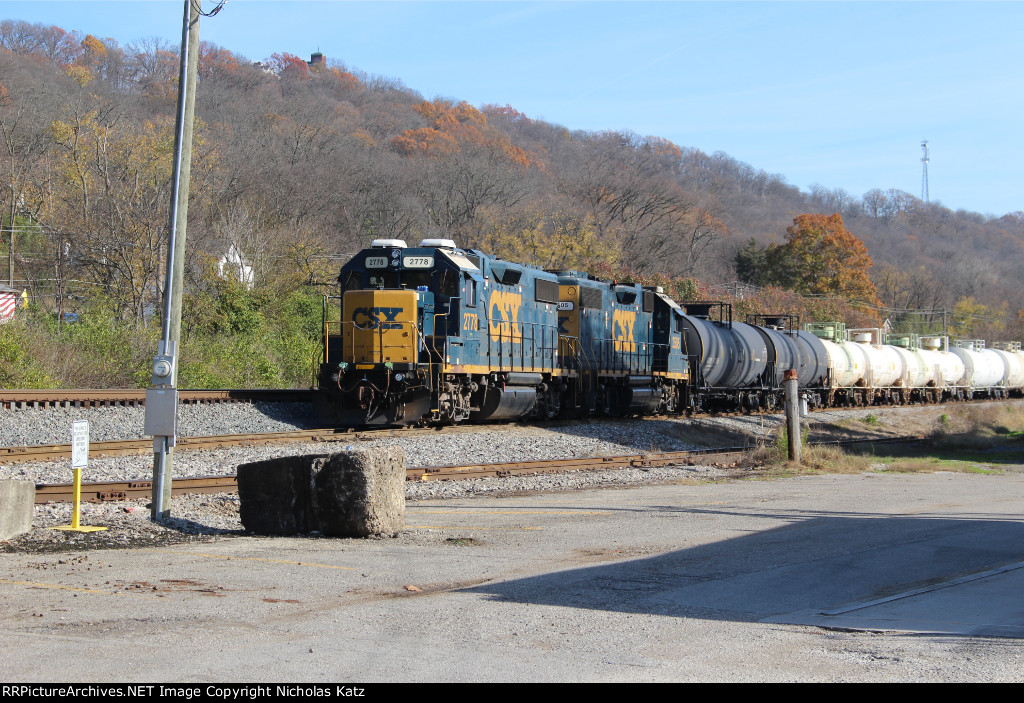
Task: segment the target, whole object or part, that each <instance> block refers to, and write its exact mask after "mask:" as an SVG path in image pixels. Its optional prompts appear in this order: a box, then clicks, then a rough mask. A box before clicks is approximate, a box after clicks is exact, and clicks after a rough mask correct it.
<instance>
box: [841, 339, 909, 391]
mask: <svg viewBox="0 0 1024 703" xmlns="http://www.w3.org/2000/svg"><path fill="white" fill-rule="evenodd" d="M849 332H850V334H852V335H853V343H854V344H857V345H859V346H860V348H861V351H862V352H863V353H864V360H865V364H866V367H867V368H866V372H865V375H864V383H865V385H866V386H868V387H869V388H890V387H892V386H896V385H899V380H900V377H901V374H902V372H903V360H902V359H901V358H900V356H899V354H897V353H896V351H895V350H894V349H893V348H892V347H890V346H888V345H883V344H882V343H881V339H882V331H881V330H879V329H869V330H849Z"/></svg>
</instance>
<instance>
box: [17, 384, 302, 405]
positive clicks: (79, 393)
mask: <svg viewBox="0 0 1024 703" xmlns="http://www.w3.org/2000/svg"><path fill="white" fill-rule="evenodd" d="M313 394H314V391H312V390H274V389H261V388H222V389H218V390H188V389H183V390H180V391H178V401H179V402H180V403H182V404H185V405H193V404H196V403H255V402H311V401H312V400H313ZM145 404H146V391H145V389H137V388H133V389H90V388H77V389H70V388H64V389H55V390H34V389H33V390H27V389H25V390H18V389H14V390H10V389H0V407H2V408H6V409H15V408H54V407H63V408H98V407H133V406H142V405H145Z"/></svg>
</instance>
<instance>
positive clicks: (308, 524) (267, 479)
mask: <svg viewBox="0 0 1024 703" xmlns="http://www.w3.org/2000/svg"><path fill="white" fill-rule="evenodd" d="M238 497H239V508H240V517H241V520H242V526H243V527H245V529H246V530H249V531H251V532H256V533H258V534H267V535H293V534H308V533H311V532H319V533H321V534H324V535H328V536H332V537H366V536H369V535H379V534H385V533H391V532H396V531H398V530H401V529H402V528H403V527H404V525H405V453H404V452H403V451H402V450H401V448H399V447H386V448H370V449H353V450H346V451H343V452H337V453H334V454H306V455H302V456H294V457H281V458H278V459H268V460H267V461H258V462H253V463H250V464H242V465H241V466H239V467H238Z"/></svg>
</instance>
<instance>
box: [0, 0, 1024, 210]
mask: <svg viewBox="0 0 1024 703" xmlns="http://www.w3.org/2000/svg"><path fill="white" fill-rule="evenodd" d="M213 4H214V2H213V0H204V8H206V9H209V8H211V7H212V6H213ZM183 7H184V3H183V0H172V1H170V2H165V1H163V0H148V1H143V0H125V1H122V2H93V1H89V0H81V1H79V2H49V1H47V0H35V1H34V2H8V1H6V0H0V18H6V19H23V20H26V21H29V22H33V23H35V22H42V23H46V24H56V25H58V26H60V27H63V28H64V29H68V30H71V29H78V30H80V31H82V32H86V33H92V34H95V35H97V36H100V37H108V36H109V37H113V38H115V39H117V40H118V41H119V42H120V43H121V44H122V45H124V44H127V43H129V42H132V41H136V40H139V39H143V38H147V37H152V36H158V37H163V38H166V39H168V40H172V41H174V42H177V41H179V40H180V36H181V17H182V12H183ZM200 34H201V37H202V38H203V39H205V40H208V41H211V42H214V43H216V44H219V45H220V46H223V47H224V48H227V49H230V50H232V51H234V52H236V53H238V54H241V55H243V56H246V57H248V58H250V59H253V60H261V59H264V58H266V57H268V56H270V54H272V53H274V52H278V51H287V52H289V53H292V54H297V55H299V56H302V57H304V58H308V55H309V54H310V53H311V52H313V51H317V50H320V51H322V52H323V53H325V54H326V55H327V56H328V57H329V58H331V59H339V60H341V61H344V62H345V64H347V65H348V66H350V67H353V68H357V69H360V70H363V71H366V72H367V73H371V74H376V75H383V76H388V77H391V78H398V79H401V80H402V81H403V82H404V83H405V85H407V86H408V87H409V88H412V89H414V90H417V91H419V92H420V93H422V94H423V95H424V96H425V97H436V96H443V97H450V98H456V99H460V100H466V101H468V102H470V103H472V104H474V105H477V106H479V105H484V104H488V103H498V104H506V103H508V104H510V105H512V106H513V107H515V108H516V109H518V110H520V111H521V112H523V113H525V114H526V115H527V116H529V117H535V118H542V119H545V120H548V121H550V122H554V123H557V124H561V125H564V126H565V127H568V128H569V129H586V130H605V129H616V130H631V131H633V132H636V133H638V134H640V135H656V136H659V137H663V138H666V139H670V140H672V141H673V142H675V143H677V144H679V145H681V146H695V147H698V148H700V149H703V150H705V151H708V152H714V151H724V152H726V153H728V154H729V155H730V156H732V157H734V158H736V159H739V160H740V161H745V162H747V163H749V164H750V165H752V166H753V167H755V168H757V169H764V170H766V171H769V172H771V173H778V174H781V175H783V176H784V177H785V178H786V180H787V181H788V182H789V183H792V184H793V185H796V186H798V187H800V188H801V189H803V190H807V188H808V186H810V185H811V184H812V183H820V184H822V185H824V186H826V187H829V188H843V189H845V190H847V191H849V192H850V193H852V194H853V195H857V196H860V195H863V194H864V193H865V192H866V191H868V190H870V189H872V188H883V189H888V188H899V189H901V190H905V191H907V192H909V193H912V194H914V195H918V196H920V195H921V160H920V159H921V146H920V145H921V140H922V139H928V140H929V142H930V150H931V164H930V166H929V183H930V193H931V199H932V200H933V201H935V200H937V201H940V202H942V203H943V204H944V205H946V206H948V207H951V208H954V209H959V208H963V209H967V210H974V211H978V212H982V213H988V214H996V215H1001V214H1004V213H1007V212H1012V211H1017V210H1024V169H1022V167H1021V163H1022V161H1024V129H1022V127H1024V125H1022V119H1021V115H1024V39H1022V37H1024V3H1021V2H968V3H962V2H903V3H895V2H855V3H845V2H673V1H665V2H615V1H612V0H609V1H606V2H583V1H579V2H570V1H565V2H511V1H510V2H479V1H477V0H464V1H462V2H402V1H398V0H395V1H393V2H388V1H381V0H378V1H377V2H340V1H337V0H321V1H319V2H299V1H295V2H289V1H285V0H276V1H271V0H231V1H230V2H229V3H228V4H227V6H226V7H225V8H224V9H223V11H222V12H221V13H220V14H219V15H217V16H216V17H213V18H209V19H204V20H203V22H202V27H201V31H200ZM200 109H201V108H200Z"/></svg>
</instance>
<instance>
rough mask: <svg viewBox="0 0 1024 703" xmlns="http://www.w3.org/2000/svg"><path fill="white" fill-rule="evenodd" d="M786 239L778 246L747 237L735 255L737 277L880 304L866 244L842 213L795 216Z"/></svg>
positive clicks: (757, 282)
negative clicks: (850, 229) (869, 275)
mask: <svg viewBox="0 0 1024 703" xmlns="http://www.w3.org/2000/svg"><path fill="white" fill-rule="evenodd" d="M786 239H787V242H786V243H785V244H782V245H779V244H770V245H768V246H767V247H765V248H760V247H757V246H756V244H754V243H753V242H751V244H749V245H748V246H747V247H744V248H743V249H741V250H740V252H739V253H738V254H737V257H736V270H737V273H738V274H739V276H740V278H741V280H743V281H745V282H747V283H754V284H757V285H762V286H767V285H777V286H782V287H783V288H788V289H790V290H794V291H796V292H798V293H803V294H805V295H826V296H838V297H841V298H844V299H846V300H850V301H858V302H862V303H867V304H869V305H876V306H878V305H881V302H880V301H879V300H878V292H877V290H876V289H875V284H873V283H872V282H871V279H870V278H869V277H868V270H869V269H870V268H871V266H872V261H871V257H870V256H868V248H867V247H866V246H865V245H864V242H862V241H861V240H859V239H857V238H856V237H855V236H853V234H851V233H850V231H849V230H848V229H846V226H845V225H844V224H843V218H842V215H839V214H834V215H798V216H796V217H795V218H793V224H792V225H791V226H789V227H787V228H786Z"/></svg>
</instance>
